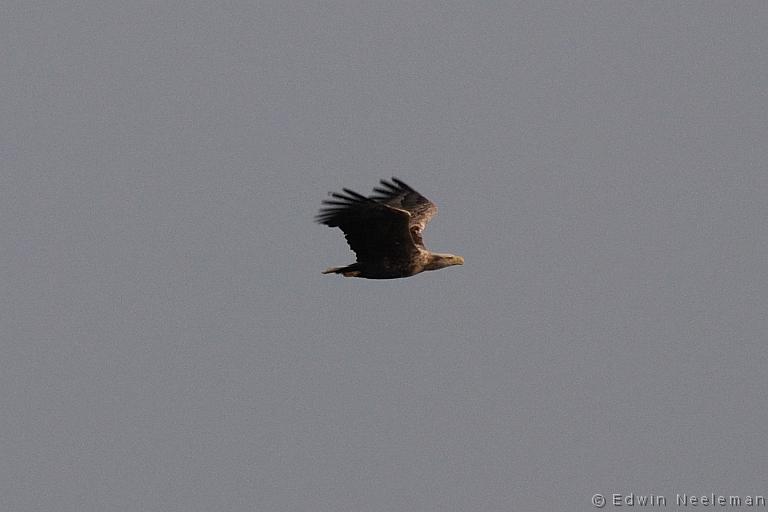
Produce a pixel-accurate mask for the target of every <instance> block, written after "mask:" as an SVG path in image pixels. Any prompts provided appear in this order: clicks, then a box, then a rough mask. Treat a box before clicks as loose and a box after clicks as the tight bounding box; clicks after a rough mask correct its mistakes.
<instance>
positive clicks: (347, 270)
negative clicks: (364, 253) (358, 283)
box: [323, 263, 360, 277]
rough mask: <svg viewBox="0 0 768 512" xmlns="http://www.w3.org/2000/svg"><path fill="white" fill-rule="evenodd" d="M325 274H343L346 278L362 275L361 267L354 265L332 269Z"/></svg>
mask: <svg viewBox="0 0 768 512" xmlns="http://www.w3.org/2000/svg"><path fill="white" fill-rule="evenodd" d="M323 274H341V275H343V276H344V277H357V276H359V275H360V265H359V264H357V263H353V264H351V265H347V266H346V267H331V268H329V269H327V270H324V271H323Z"/></svg>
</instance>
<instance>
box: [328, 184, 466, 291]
mask: <svg viewBox="0 0 768 512" xmlns="http://www.w3.org/2000/svg"><path fill="white" fill-rule="evenodd" d="M342 190H343V191H344V193H343V194H342V193H337V192H332V193H331V194H330V195H331V196H332V197H333V199H326V200H325V201H323V205H325V206H324V207H323V208H321V209H320V213H319V214H318V215H317V222H319V223H320V224H325V225H326V226H330V227H332V228H336V227H337V228H339V229H341V230H342V231H343V232H344V236H345V237H346V239H347V243H348V244H349V246H350V248H351V249H352V250H353V251H354V252H355V254H356V255H357V261H356V262H355V263H352V264H351V265H347V266H346V267H332V268H329V269H328V270H326V271H325V272H323V274H341V275H343V276H345V277H362V278H365V279H397V278H400V277H410V276H412V275H415V274H418V273H420V272H424V271H425V270H438V269H441V268H445V267H450V266H451V265H463V264H464V258H462V257H461V256H455V255H453V254H440V253H436V252H430V251H428V250H427V248H426V247H424V241H423V240H422V237H421V234H422V232H423V231H424V228H426V226H427V223H428V222H429V220H430V219H431V218H432V217H434V216H435V214H436V213H437V206H436V205H435V204H434V203H433V202H432V201H430V200H429V199H427V198H426V197H424V196H422V195H421V194H419V193H418V192H416V191H415V190H414V189H412V188H411V187H409V186H408V185H406V184H405V183H404V182H402V181H401V180H399V179H397V178H392V181H391V182H388V181H386V180H381V186H380V187H375V188H374V189H373V192H374V194H373V195H371V196H369V197H365V196H363V195H361V194H358V193H357V192H355V191H353V190H350V189H348V188H345V189H342Z"/></svg>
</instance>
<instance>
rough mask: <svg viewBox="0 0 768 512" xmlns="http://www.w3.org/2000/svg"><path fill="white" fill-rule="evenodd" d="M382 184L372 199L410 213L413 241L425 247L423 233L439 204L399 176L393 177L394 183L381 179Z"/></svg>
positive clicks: (376, 189) (375, 189)
mask: <svg viewBox="0 0 768 512" xmlns="http://www.w3.org/2000/svg"><path fill="white" fill-rule="evenodd" d="M381 185H382V186H381V187H375V188H374V189H373V191H374V192H375V193H374V194H373V195H372V196H370V199H373V200H374V201H377V202H379V203H383V204H386V205H389V206H393V207H395V208H399V209H402V210H405V211H407V212H408V213H410V214H411V218H410V222H409V224H408V227H409V229H410V231H411V235H412V237H413V241H414V243H415V244H416V245H418V246H419V247H421V248H422V249H423V248H424V241H423V240H422V237H421V233H422V232H423V231H424V229H425V228H426V227H427V223H428V222H429V220H430V219H431V218H432V217H434V216H435V214H437V205H436V204H435V203H433V202H432V201H430V200H429V199H427V198H426V197H424V196H423V195H421V194H419V193H418V192H416V191H415V190H414V189H413V188H411V187H410V186H408V185H407V184H406V183H405V182H403V181H401V180H399V179H397V178H392V183H390V182H388V181H386V180H381Z"/></svg>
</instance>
